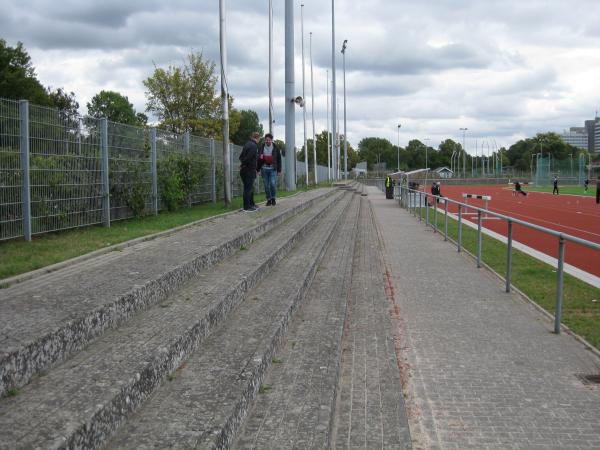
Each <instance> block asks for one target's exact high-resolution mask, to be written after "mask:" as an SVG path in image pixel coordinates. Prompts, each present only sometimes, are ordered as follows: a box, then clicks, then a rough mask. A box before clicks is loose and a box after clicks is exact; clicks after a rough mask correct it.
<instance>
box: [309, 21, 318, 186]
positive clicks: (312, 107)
mask: <svg viewBox="0 0 600 450" xmlns="http://www.w3.org/2000/svg"><path fill="white" fill-rule="evenodd" d="M309 52H310V92H311V96H312V106H311V115H312V137H313V165H314V168H315V184H317V183H318V182H319V180H318V178H317V139H316V138H315V79H314V76H313V60H312V31H311V33H310V48H309Z"/></svg>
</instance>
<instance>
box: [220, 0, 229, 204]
mask: <svg viewBox="0 0 600 450" xmlns="http://www.w3.org/2000/svg"><path fill="white" fill-rule="evenodd" d="M219 21H220V23H219V24H220V26H219V43H220V46H219V47H220V50H221V51H220V53H221V101H222V105H223V172H224V173H223V175H224V176H223V183H224V186H223V193H224V197H225V198H224V200H225V205H228V206H229V204H230V203H231V164H230V155H229V102H228V97H229V93H228V92H227V42H226V35H227V30H226V24H227V22H226V20H225V0H219Z"/></svg>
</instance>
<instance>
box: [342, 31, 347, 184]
mask: <svg viewBox="0 0 600 450" xmlns="http://www.w3.org/2000/svg"><path fill="white" fill-rule="evenodd" d="M347 43H348V39H344V43H343V44H342V60H343V67H344V180H347V179H348V134H347V131H346V44H347Z"/></svg>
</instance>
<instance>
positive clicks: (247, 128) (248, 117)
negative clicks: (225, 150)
mask: <svg viewBox="0 0 600 450" xmlns="http://www.w3.org/2000/svg"><path fill="white" fill-rule="evenodd" d="M239 114H240V119H239V120H240V124H239V127H238V129H237V131H236V132H235V133H233V134H232V135H231V142H233V143H234V144H236V145H244V144H245V143H246V142H247V141H248V139H249V138H250V135H251V134H252V132H254V131H258V132H259V133H260V134H261V136H262V135H263V134H264V131H263V126H262V124H261V123H260V121H259V120H258V114H257V113H256V111H252V110H250V109H247V110H246V109H242V110H241V111H240V112H239Z"/></svg>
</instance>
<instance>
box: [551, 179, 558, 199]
mask: <svg viewBox="0 0 600 450" xmlns="http://www.w3.org/2000/svg"><path fill="white" fill-rule="evenodd" d="M552 185H553V186H554V187H553V188H552V195H554V194H556V195H558V177H557V176H555V177H554V179H553V180H552Z"/></svg>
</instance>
